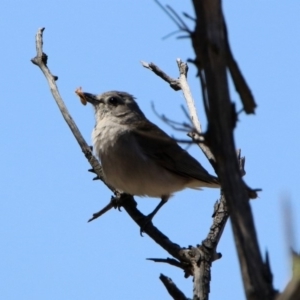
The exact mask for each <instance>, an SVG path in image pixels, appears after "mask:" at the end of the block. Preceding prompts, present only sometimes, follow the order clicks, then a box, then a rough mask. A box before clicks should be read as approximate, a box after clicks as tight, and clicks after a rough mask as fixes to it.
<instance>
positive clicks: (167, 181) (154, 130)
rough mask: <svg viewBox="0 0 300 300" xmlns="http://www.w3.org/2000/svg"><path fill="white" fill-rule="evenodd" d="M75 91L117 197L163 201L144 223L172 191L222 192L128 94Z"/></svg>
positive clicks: (159, 205) (216, 179) (105, 177)
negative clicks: (87, 108) (89, 114)
mask: <svg viewBox="0 0 300 300" xmlns="http://www.w3.org/2000/svg"><path fill="white" fill-rule="evenodd" d="M76 93H77V95H78V96H79V97H80V100H81V102H82V103H83V104H84V105H85V104H87V103H90V104H92V106H93V107H94V111H95V119H96V124H95V127H94V129H93V132H92V141H93V151H94V153H95V155H96V157H97V158H98V159H99V160H100V162H101V164H102V168H103V173H104V179H105V182H106V183H108V184H109V185H111V186H113V187H114V188H115V189H116V190H117V191H118V192H120V193H127V194H130V195H136V196H141V197H144V196H148V197H154V198H160V199H161V201H160V202H159V204H158V205H157V206H156V207H155V209H154V210H153V211H152V212H151V213H150V214H148V216H147V222H146V223H148V222H150V221H152V219H153V217H154V215H155V214H156V213H157V212H158V210H159V209H160V208H161V207H162V206H163V205H164V204H165V203H166V202H167V201H168V199H169V198H170V197H171V196H172V195H173V193H175V192H178V191H181V190H183V189H185V188H192V189H201V188H202V187H209V188H220V183H219V180H218V178H217V177H216V176H213V175H211V174H209V173H208V171H206V170H205V169H204V167H203V166H202V165H201V164H200V163H199V162H198V161H197V160H196V159H195V158H194V157H192V156H191V155H190V154H189V153H188V152H187V151H186V150H184V149H182V148H181V147H180V146H179V145H178V144H177V142H176V141H175V140H174V139H173V138H171V137H170V136H169V135H168V134H167V133H165V132H164V131H163V130H162V129H160V128H159V127H158V126H157V125H155V124H153V123H152V122H151V121H149V120H148V119H147V118H146V116H145V115H144V113H143V112H142V110H141V109H140V108H139V106H138V104H137V102H136V101H135V97H134V96H132V95H131V94H129V93H127V92H120V91H108V92H105V93H102V94H100V95H96V94H91V93H85V92H82V90H81V89H77V90H76ZM145 225H146V224H145Z"/></svg>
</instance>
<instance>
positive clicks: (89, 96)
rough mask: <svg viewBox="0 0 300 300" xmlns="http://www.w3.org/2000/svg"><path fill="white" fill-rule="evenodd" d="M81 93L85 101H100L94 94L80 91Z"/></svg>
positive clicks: (94, 102)
mask: <svg viewBox="0 0 300 300" xmlns="http://www.w3.org/2000/svg"><path fill="white" fill-rule="evenodd" d="M82 95H83V97H84V99H85V101H86V102H89V103H91V104H92V105H97V104H99V102H100V101H99V99H98V98H97V96H96V95H94V94H90V93H82ZM80 98H81V97H80Z"/></svg>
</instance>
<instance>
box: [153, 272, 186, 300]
mask: <svg viewBox="0 0 300 300" xmlns="http://www.w3.org/2000/svg"><path fill="white" fill-rule="evenodd" d="M159 279H160V280H161V281H162V283H163V284H164V286H165V287H166V289H167V291H168V292H169V294H170V295H171V297H172V298H173V299H175V300H189V299H188V298H187V297H186V296H185V295H184V294H183V293H182V291H180V290H179V288H178V287H177V286H176V285H175V283H174V282H173V281H172V279H171V278H169V277H167V276H165V275H163V274H160V276H159Z"/></svg>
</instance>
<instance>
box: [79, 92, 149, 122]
mask: <svg viewBox="0 0 300 300" xmlns="http://www.w3.org/2000/svg"><path fill="white" fill-rule="evenodd" d="M76 94H77V95H78V96H79V97H80V99H81V102H82V103H83V104H84V105H85V104H86V103H87V102H88V103H91V104H92V106H93V107H94V109H95V113H96V118H97V119H98V118H100V119H103V118H106V117H116V118H121V119H124V117H125V120H126V119H132V118H133V117H134V118H135V119H142V118H145V116H144V114H143V112H142V111H141V110H140V108H139V106H138V104H137V103H136V101H135V100H134V97H133V96H132V95H130V94H128V93H126V92H119V91H109V92H105V93H103V94H100V95H94V94H90V93H83V92H82V91H81V90H77V91H76Z"/></svg>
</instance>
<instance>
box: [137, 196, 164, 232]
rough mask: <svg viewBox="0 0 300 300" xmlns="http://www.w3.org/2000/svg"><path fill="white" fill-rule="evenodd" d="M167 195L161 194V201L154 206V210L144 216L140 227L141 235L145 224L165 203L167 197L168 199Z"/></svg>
mask: <svg viewBox="0 0 300 300" xmlns="http://www.w3.org/2000/svg"><path fill="white" fill-rule="evenodd" d="M169 197H170V196H169V195H168V196H161V201H160V202H159V203H158V205H157V206H156V207H155V208H154V210H153V211H152V212H151V213H150V214H149V215H148V216H146V217H145V221H144V222H143V224H142V225H141V229H140V234H141V236H143V234H142V233H143V231H144V229H145V227H146V226H147V224H148V223H149V222H151V221H152V219H153V217H154V216H155V215H156V213H157V212H158V211H159V210H160V209H161V207H162V206H163V205H164V204H165V203H167V201H168V199H169Z"/></svg>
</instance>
